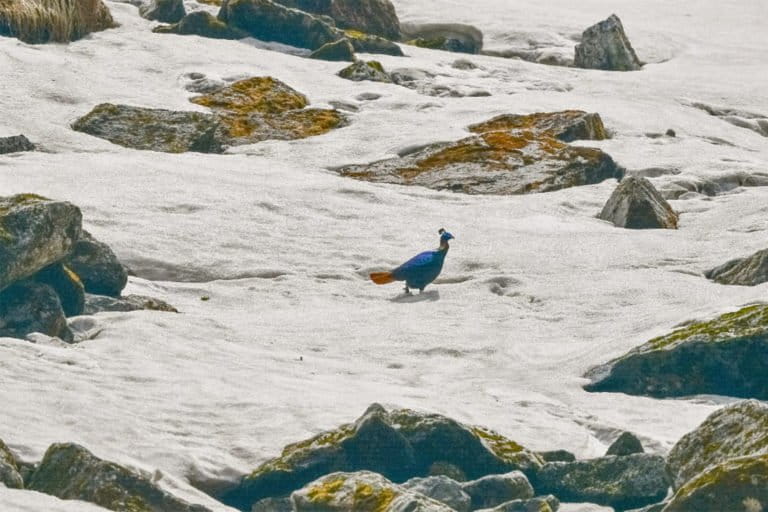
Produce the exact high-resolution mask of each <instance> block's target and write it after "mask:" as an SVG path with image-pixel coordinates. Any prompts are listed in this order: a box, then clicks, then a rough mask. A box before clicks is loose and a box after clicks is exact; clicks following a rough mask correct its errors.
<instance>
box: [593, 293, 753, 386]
mask: <svg viewBox="0 0 768 512" xmlns="http://www.w3.org/2000/svg"><path fill="white" fill-rule="evenodd" d="M766 365H768V304H761V305H753V306H748V307H745V308H743V309H741V310H739V311H736V312H733V313H727V314H725V315H722V316H720V317H718V318H716V319H714V320H711V321H708V322H695V323H692V324H690V325H687V326H686V327H682V328H680V329H678V330H676V331H674V332H672V333H671V334H668V335H666V336H661V337H658V338H654V339H652V340H651V341H649V342H647V343H645V344H643V345H641V346H639V347H637V348H635V349H633V350H631V351H630V352H629V353H627V354H626V355H624V356H621V357H619V358H617V359H615V360H613V361H610V362H608V363H606V364H604V365H602V366H598V367H596V368H593V369H592V370H590V371H589V372H588V373H587V375H586V377H587V378H589V379H591V381H592V382H591V383H590V384H588V385H586V386H585V387H584V389H586V390H587V391H603V392H620V393H627V394H631V395H647V396H652V397H657V398H662V397H674V396H687V395H698V394H715V395H728V396H735V397H740V398H758V399H761V400H765V399H768V380H767V379H766V378H765V371H764V369H765V367H766Z"/></svg>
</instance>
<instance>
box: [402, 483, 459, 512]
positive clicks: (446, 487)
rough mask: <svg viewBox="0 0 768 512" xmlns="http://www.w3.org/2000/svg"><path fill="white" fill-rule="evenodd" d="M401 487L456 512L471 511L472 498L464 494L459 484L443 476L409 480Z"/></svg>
mask: <svg viewBox="0 0 768 512" xmlns="http://www.w3.org/2000/svg"><path fill="white" fill-rule="evenodd" d="M403 487H405V488H406V489H409V490H411V491H414V492H417V493H419V494H423V495H424V496H426V497H428V498H432V499H433V500H436V501H439V502H440V503H444V504H445V505H448V506H449V507H451V508H452V509H453V510H455V511H456V512H469V511H470V510H471V504H472V498H471V497H470V496H469V494H467V493H466V492H464V490H463V489H462V487H461V484H460V483H459V482H457V481H456V480H453V479H451V478H448V477H447V476H445V475H437V476H427V477H423V478H411V479H410V480H408V481H407V482H405V483H404V484H403Z"/></svg>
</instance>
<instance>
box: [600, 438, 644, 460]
mask: <svg viewBox="0 0 768 512" xmlns="http://www.w3.org/2000/svg"><path fill="white" fill-rule="evenodd" d="M644 452H645V450H643V443H641V442H640V440H639V439H638V438H637V436H635V435H634V434H633V433H632V432H622V433H621V435H620V436H619V437H618V439H616V440H615V441H614V442H613V443H612V444H611V446H609V447H608V451H607V452H606V453H605V454H606V455H619V456H625V455H632V454H633V453H644Z"/></svg>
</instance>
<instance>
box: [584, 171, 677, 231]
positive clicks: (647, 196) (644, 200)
mask: <svg viewBox="0 0 768 512" xmlns="http://www.w3.org/2000/svg"><path fill="white" fill-rule="evenodd" d="M598 218H600V219H603V220H606V221H608V222H611V223H613V225H614V226H617V227H621V228H627V229H677V222H678V215H677V213H676V212H675V211H674V210H673V209H672V207H671V206H670V205H669V203H668V202H667V201H666V200H665V199H664V198H663V197H662V195H661V194H660V193H659V191H658V190H656V188H655V187H654V186H653V184H652V183H651V182H650V181H648V180H647V179H646V178H643V177H640V176H627V177H626V178H624V179H623V180H622V181H621V183H619V186H618V187H616V190H614V191H613V194H611V197H610V198H609V199H608V202H607V203H605V206H604V207H603V210H602V211H601V212H600V214H599V215H598Z"/></svg>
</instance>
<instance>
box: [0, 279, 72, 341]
mask: <svg viewBox="0 0 768 512" xmlns="http://www.w3.org/2000/svg"><path fill="white" fill-rule="evenodd" d="M33 332H39V333H42V334H45V335H46V336H55V337H58V338H61V339H62V340H64V341H66V342H69V343H71V342H72V341H74V336H73V334H72V331H70V329H69V327H67V319H66V317H65V316H64V310H63V309H62V307H61V301H60V300H59V296H58V295H56V292H55V291H54V290H53V288H51V287H50V286H47V285H44V284H40V283H35V282H31V281H21V282H19V283H16V284H14V285H13V286H10V287H8V288H6V289H5V290H3V291H2V292H0V337H11V338H22V339H23V338H24V337H25V336H27V335H28V334H31V333H33Z"/></svg>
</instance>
